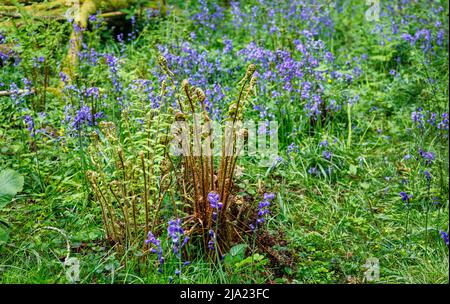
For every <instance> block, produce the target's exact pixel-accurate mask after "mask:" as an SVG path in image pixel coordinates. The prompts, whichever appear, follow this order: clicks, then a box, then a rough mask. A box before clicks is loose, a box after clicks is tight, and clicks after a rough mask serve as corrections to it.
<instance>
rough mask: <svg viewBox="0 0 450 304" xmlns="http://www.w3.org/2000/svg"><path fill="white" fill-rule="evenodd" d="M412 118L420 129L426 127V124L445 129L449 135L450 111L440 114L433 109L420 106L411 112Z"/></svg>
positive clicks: (441, 129)
mask: <svg viewBox="0 0 450 304" xmlns="http://www.w3.org/2000/svg"><path fill="white" fill-rule="evenodd" d="M411 120H412V122H413V123H414V125H415V126H416V127H417V128H418V129H424V128H425V127H426V126H429V127H431V128H435V129H437V130H440V131H444V132H445V134H446V135H447V136H448V112H444V113H442V114H441V115H440V116H439V114H437V113H435V112H431V111H425V110H424V109H423V108H418V109H417V111H414V112H412V113H411Z"/></svg>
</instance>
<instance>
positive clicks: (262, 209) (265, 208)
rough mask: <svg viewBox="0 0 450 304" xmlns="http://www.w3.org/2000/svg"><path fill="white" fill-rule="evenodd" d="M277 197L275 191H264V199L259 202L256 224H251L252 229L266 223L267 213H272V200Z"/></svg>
mask: <svg viewBox="0 0 450 304" xmlns="http://www.w3.org/2000/svg"><path fill="white" fill-rule="evenodd" d="M274 198H275V194H273V193H264V199H263V200H262V201H260V202H259V203H258V214H257V218H256V222H255V224H250V229H251V230H256V229H257V228H258V227H260V226H261V225H262V224H264V222H265V220H266V217H267V215H268V214H269V213H270V210H269V208H270V202H271V201H272V200H273V199H274Z"/></svg>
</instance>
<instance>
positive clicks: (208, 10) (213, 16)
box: [191, 0, 225, 33]
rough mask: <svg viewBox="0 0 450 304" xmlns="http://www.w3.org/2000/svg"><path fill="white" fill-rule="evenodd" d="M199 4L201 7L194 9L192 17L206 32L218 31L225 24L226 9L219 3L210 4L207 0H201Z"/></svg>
mask: <svg viewBox="0 0 450 304" xmlns="http://www.w3.org/2000/svg"><path fill="white" fill-rule="evenodd" d="M198 4H199V9H198V10H193V14H192V15H191V19H192V20H193V21H194V22H195V24H196V25H197V26H198V28H199V29H200V30H202V31H204V32H206V33H207V32H208V31H216V30H217V29H218V28H219V27H220V26H221V25H222V24H223V22H222V21H223V19H224V16H225V9H224V8H223V7H222V6H220V5H218V4H217V3H213V4H211V5H209V4H208V1H207V0H199V1H198Z"/></svg>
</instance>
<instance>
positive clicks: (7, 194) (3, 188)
mask: <svg viewBox="0 0 450 304" xmlns="http://www.w3.org/2000/svg"><path fill="white" fill-rule="evenodd" d="M22 189H23V176H22V175H20V174H19V173H18V172H16V171H14V170H12V169H6V170H3V171H1V172H0V208H2V207H4V206H5V205H6V204H7V203H9V202H10V201H11V199H12V198H13V197H14V196H15V195H16V194H17V193H18V192H20V191H22Z"/></svg>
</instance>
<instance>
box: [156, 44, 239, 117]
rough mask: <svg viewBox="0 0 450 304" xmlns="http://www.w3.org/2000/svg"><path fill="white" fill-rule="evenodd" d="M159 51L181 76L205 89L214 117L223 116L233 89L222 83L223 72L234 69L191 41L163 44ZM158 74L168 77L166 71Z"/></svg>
mask: <svg viewBox="0 0 450 304" xmlns="http://www.w3.org/2000/svg"><path fill="white" fill-rule="evenodd" d="M158 51H159V52H160V54H161V55H163V56H164V57H165V58H166V59H167V62H168V66H169V68H170V70H172V71H173V72H174V74H175V75H177V79H184V78H186V79H188V80H189V83H191V84H192V85H193V86H197V87H200V88H203V89H204V90H205V95H206V99H205V101H204V103H205V107H206V110H207V111H208V112H209V113H210V114H211V115H212V117H213V118H215V119H220V117H221V112H222V110H223V106H224V104H226V103H227V101H226V100H225V99H226V96H227V94H226V93H227V92H229V91H230V87H227V86H225V87H222V86H221V85H220V84H219V83H220V82H221V75H225V74H230V73H232V71H231V70H228V69H225V68H223V64H222V63H221V61H220V60H219V58H220V56H219V55H218V54H216V55H217V56H213V55H214V54H213V53H211V52H207V51H206V50H198V49H197V48H195V47H194V45H193V44H191V43H189V42H187V41H184V42H182V43H181V44H179V45H177V44H174V45H170V46H165V45H164V46H163V45H159V46H158ZM192 58H195V60H192ZM213 75H214V76H213ZM155 77H156V78H158V79H164V77H165V75H160V74H159V75H158V74H156V75H155ZM213 80H214V81H213ZM167 95H168V97H170V96H171V92H170V91H168V92H167ZM174 105H175V106H177V105H176V104H174Z"/></svg>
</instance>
